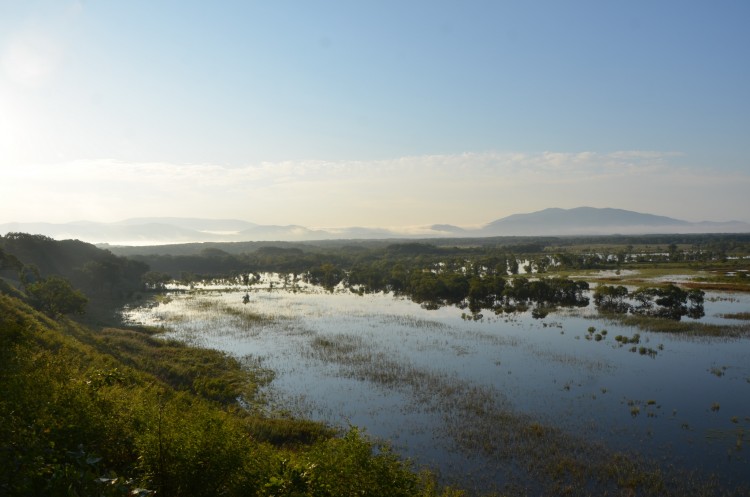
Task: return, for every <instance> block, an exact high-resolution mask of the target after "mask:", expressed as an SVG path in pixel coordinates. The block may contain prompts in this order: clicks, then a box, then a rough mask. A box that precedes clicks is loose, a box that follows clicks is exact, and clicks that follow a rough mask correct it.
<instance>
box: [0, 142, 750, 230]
mask: <svg viewBox="0 0 750 497" xmlns="http://www.w3.org/2000/svg"><path fill="white" fill-rule="evenodd" d="M681 160H682V156H681V154H678V153H673V152H668V153H663V152H652V151H620V152H613V153H608V154H602V153H595V152H580V153H560V152H545V153H536V154H532V153H512V152H508V153H499V152H488V153H466V154H457V155H426V156H413V157H400V158H394V159H390V160H378V161H287V162H277V163H270V162H264V163H259V164H250V165H245V166H224V165H216V164H171V163H161V162H151V163H125V162H119V161H115V160H98V161H76V162H67V163H58V164H50V165H38V166H32V167H27V168H22V169H20V168H19V169H12V170H9V171H5V172H4V174H5V177H6V179H9V181H6V182H4V186H0V194H2V199H3V200H0V203H2V212H3V213H4V217H5V218H6V219H4V220H5V221H11V220H42V219H49V220H58V221H60V220H70V219H83V218H86V219H93V220H116V219H121V218H126V217H131V216H148V215H154V216H157V215H158V216H162V215H170V216H181V215H185V216H199V217H236V218H243V219H247V220H251V221H255V222H259V223H277V224H291V223H295V224H304V225H308V226H325V227H330V226H350V225H363V226H407V225H412V226H416V225H421V224H429V223H437V222H447V223H453V224H460V225H467V224H481V223H484V222H488V221H491V220H493V219H496V218H498V217H502V216H505V215H508V214H512V213H516V212H528V211H533V210H538V209H543V208H546V207H575V206H580V205H592V206H599V207H619V208H626V209H633V210H640V211H646V212H653V213H656V214H664V215H670V216H674V217H680V218H683V219H690V220H697V219H706V218H710V219H716V220H726V219H730V218H738V217H739V218H742V217H743V216H744V217H746V216H747V214H745V209H743V207H745V208H746V200H745V198H746V192H747V188H748V187H750V177H749V176H748V175H746V174H739V173H735V174H734V175H730V174H729V173H721V174H719V173H716V172H715V171H708V170H706V169H696V168H688V167H686V166H684V165H682V164H681ZM32 197H33V198H34V202H33V203H30V202H29V200H28V199H29V198H32ZM702 198H706V199H708V198H711V199H721V201H720V202H718V201H716V200H713V201H710V202H709V201H702V200H701V199H702ZM20 205H23V208H19V206H20ZM9 217H12V218H13V219H10V218H9ZM53 218H54V219H53Z"/></svg>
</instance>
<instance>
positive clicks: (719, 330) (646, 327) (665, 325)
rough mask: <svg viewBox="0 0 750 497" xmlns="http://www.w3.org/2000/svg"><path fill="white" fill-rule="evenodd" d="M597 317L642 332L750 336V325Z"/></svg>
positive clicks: (732, 336) (602, 315)
mask: <svg viewBox="0 0 750 497" xmlns="http://www.w3.org/2000/svg"><path fill="white" fill-rule="evenodd" d="M596 317H597V318H598V317H605V318H606V319H608V320H610V321H612V322H614V323H617V324H620V325H623V326H632V327H634V328H638V329H640V330H642V331H654V332H662V333H675V334H680V335H685V336H693V337H723V338H742V337H747V336H750V323H747V324H744V323H743V324H739V325H719V324H711V323H701V322H697V321H689V320H686V321H675V320H672V319H664V318H658V317H652V316H645V315H640V314H601V315H600V316H596ZM616 338H617V337H615V339H616Z"/></svg>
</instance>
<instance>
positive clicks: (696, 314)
mask: <svg viewBox="0 0 750 497" xmlns="http://www.w3.org/2000/svg"><path fill="white" fill-rule="evenodd" d="M704 295H705V294H704V292H703V291H702V290H689V291H686V290H683V289H681V288H679V287H678V286H676V285H674V284H672V283H669V284H667V285H665V286H662V287H643V288H639V289H637V290H635V291H633V292H628V289H627V288H625V287H624V286H616V287H615V286H609V285H600V286H598V287H597V288H596V290H595V291H594V303H595V304H596V307H597V309H599V310H600V311H603V312H610V313H618V314H624V313H627V312H631V313H633V314H640V315H644V316H652V317H659V318H668V319H673V320H675V321H679V320H680V319H681V318H682V317H683V316H688V317H691V318H693V319H698V318H701V317H703V315H704V311H703V298H704ZM626 298H628V299H631V300H632V301H634V303H632V304H631V303H629V302H626V301H625V299H626Z"/></svg>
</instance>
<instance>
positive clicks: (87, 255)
mask: <svg viewBox="0 0 750 497" xmlns="http://www.w3.org/2000/svg"><path fill="white" fill-rule="evenodd" d="M0 250H3V251H4V254H5V258H6V259H7V258H8V257H9V256H12V257H13V258H14V259H15V261H17V262H18V263H19V264H20V267H17V271H18V272H19V273H20V277H19V280H21V281H23V282H26V283H33V282H34V281H36V280H38V279H41V278H46V277H49V276H59V277H62V278H65V279H67V280H68V281H70V283H71V284H72V285H73V286H74V287H76V288H77V289H79V290H81V291H82V292H83V293H84V294H86V296H87V297H88V298H89V299H90V300H92V301H95V302H103V301H106V300H112V299H123V298H126V297H129V296H131V295H132V294H134V293H135V292H138V291H140V290H141V289H142V288H143V283H142V281H141V276H142V275H143V274H144V273H146V271H148V266H147V265H145V264H144V263H142V262H138V261H133V260H129V259H126V258H124V257H118V256H115V255H114V254H112V253H111V252H109V251H107V250H101V249H99V248H97V247H95V246H94V245H91V244H89V243H84V242H81V241H78V240H62V241H57V240H53V239H51V238H48V237H45V236H41V235H30V234H26V233H8V234H7V235H6V236H4V237H0ZM5 264H6V265H8V263H7V262H6V263H5ZM2 276H3V273H0V277H2Z"/></svg>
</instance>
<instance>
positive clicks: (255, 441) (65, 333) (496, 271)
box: [0, 233, 750, 496]
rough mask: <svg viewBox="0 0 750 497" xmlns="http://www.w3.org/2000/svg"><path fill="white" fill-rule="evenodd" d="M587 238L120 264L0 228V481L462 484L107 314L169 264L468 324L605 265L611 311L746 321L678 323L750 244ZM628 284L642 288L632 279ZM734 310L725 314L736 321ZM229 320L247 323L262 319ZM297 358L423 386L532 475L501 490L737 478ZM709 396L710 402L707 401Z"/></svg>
mask: <svg viewBox="0 0 750 497" xmlns="http://www.w3.org/2000/svg"><path fill="white" fill-rule="evenodd" d="M574 242H575V243H577V244H578V245H576V244H575V243H574ZM449 243H450V244H454V245H448V244H449ZM601 243H602V240H599V239H591V240H588V239H576V240H565V239H557V238H549V239H533V240H524V239H508V240H505V239H487V240H481V241H476V240H475V241H473V242H471V241H469V240H466V241H460V240H454V241H450V242H445V241H440V242H436V241H433V242H429V243H395V244H394V243H383V242H377V243H376V242H373V243H371V244H365V243H362V244H351V245H331V244H320V245H309V244H308V245H306V244H299V245H295V246H291V245H288V244H287V245H283V244H279V245H283V246H278V247H274V246H270V245H267V244H266V245H263V246H253V247H252V251H245V252H236V249H237V247H234V248H231V247H229V246H224V249H226V250H224V249H221V248H218V247H208V248H206V247H203V248H202V249H201V250H202V252H198V253H194V254H182V255H166V254H162V255H143V254H141V255H139V256H132V257H131V258H125V257H122V256H117V255H114V254H113V253H112V252H110V251H105V250H100V249H97V248H96V247H94V246H92V245H89V244H85V243H82V242H78V241H70V240H69V241H64V242H55V241H54V240H51V239H48V238H46V237H40V236H36V235H25V234H20V233H11V234H8V235H6V236H5V237H0V391H1V392H2V393H3V395H2V397H0V419H2V423H0V494H1V495H9V496H16V495H19V496H20V495H104V496H109V495H157V496H161V495H163V496H181V495H191V496H192V495H198V496H200V495H243V496H245V495H249V496H251V495H256V496H334V495H373V496H377V495H424V496H431V495H456V496H457V495H462V492H459V491H455V490H452V489H439V488H438V487H437V485H436V483H435V481H436V480H435V478H434V477H433V476H431V475H430V474H428V473H417V472H415V471H414V470H415V468H413V467H412V466H411V465H410V464H409V463H408V462H405V461H402V460H400V459H399V458H398V456H397V455H396V454H394V453H393V452H392V451H391V450H390V449H389V448H388V446H387V445H380V444H376V443H374V442H373V441H371V440H369V439H368V438H367V437H366V436H364V435H363V434H362V433H360V432H359V431H358V430H357V429H356V428H354V427H352V428H351V429H350V430H349V431H348V432H346V433H344V434H335V433H333V432H332V431H331V430H330V429H328V428H327V427H325V426H322V425H320V424H318V423H313V422H310V421H306V420H298V419H291V418H289V417H286V416H283V415H269V414H267V409H268V408H267V405H266V402H265V399H264V398H263V396H262V394H261V392H262V388H261V387H262V386H263V385H264V384H266V383H267V382H268V381H270V379H271V378H272V373H270V372H269V371H265V370H263V369H262V368H260V367H258V366H257V365H254V366H252V367H247V365H246V364H244V365H243V362H242V361H240V360H236V359H233V358H230V357H227V356H226V355H224V354H221V353H219V352H215V351H209V350H203V349H197V348H192V347H188V346H186V345H183V344H181V343H178V342H174V341H167V340H164V339H162V338H159V337H157V336H155V334H156V331H154V330H147V329H122V328H120V327H117V326H116V324H115V323H113V321H112V318H111V310H112V309H113V308H115V307H116V306H117V305H119V304H121V303H122V302H124V301H126V300H127V299H132V298H136V297H137V296H139V295H140V294H141V293H142V292H147V291H153V290H157V291H158V290H160V289H163V288H164V285H165V284H166V283H167V282H168V281H169V280H170V278H175V277H176V278H180V279H181V280H182V281H184V282H186V283H191V282H196V281H199V280H201V279H203V278H206V277H222V278H226V279H227V281H231V282H234V283H236V284H240V285H246V286H250V285H253V284H255V283H256V282H257V281H258V279H259V277H258V273H259V272H261V271H277V272H282V273H284V274H285V275H291V279H289V278H286V280H290V281H291V282H292V286H294V285H295V283H296V282H297V281H298V280H299V279H301V280H304V281H307V282H310V283H313V284H316V285H321V286H323V287H325V288H327V289H329V290H331V291H333V290H334V289H335V288H346V289H349V290H351V291H354V292H357V293H360V294H363V293H367V292H381V291H382V292H392V293H394V294H397V295H404V296H407V297H409V298H411V299H412V300H414V301H415V302H418V303H421V304H422V305H423V306H425V307H438V306H441V305H458V306H459V307H462V308H464V309H466V308H468V309H469V311H470V312H471V316H472V317H473V318H477V317H479V316H481V314H480V313H481V311H482V310H485V309H489V310H491V311H493V312H495V313H502V312H513V311H516V310H524V309H528V308H530V307H533V309H532V313H533V315H534V316H535V317H544V316H545V315H546V314H547V313H548V312H550V311H551V310H554V308H555V307H557V306H585V305H587V304H588V299H587V298H586V297H585V296H584V295H585V293H586V291H587V289H588V283H586V282H585V281H583V280H581V279H576V278H573V276H574V275H576V274H577V275H580V274H582V273H583V272H585V271H592V270H596V271H600V270H607V271H608V272H611V275H608V276H606V278H610V280H609V281H607V282H611V283H618V286H609V285H603V284H602V285H599V286H598V287H597V292H596V293H595V294H594V300H595V303H597V306H599V307H600V310H602V311H603V312H605V313H607V315H608V316H610V317H611V319H613V320H618V321H620V322H622V323H624V324H626V325H632V326H637V327H640V328H642V329H649V330H659V331H670V332H678V331H679V332H687V333H696V334H722V335H726V334H727V333H730V334H742V333H747V331H748V326H747V324H744V326H743V325H738V326H736V327H733V328H728V327H726V326H724V327H719V326H712V325H705V324H701V323H695V322H682V321H680V318H681V317H682V316H685V315H687V316H691V317H697V316H698V315H699V314H700V313H701V312H702V299H703V292H702V291H701V288H706V289H707V288H719V289H734V290H736V289H740V290H742V291H748V290H750V281H749V280H750V278H747V277H746V276H745V274H746V272H745V271H746V270H747V267H746V265H747V260H746V259H742V258H740V257H744V256H746V255H747V254H748V253H750V237H744V236H742V235H736V236H729V235H727V236H723V235H714V236H708V235H706V236H695V237H690V236H685V239H684V240H683V239H680V240H676V239H675V238H674V237H673V238H669V237H667V238H664V239H662V238H658V237H653V238H650V237H641V238H638V237H635V238H633V237H631V238H623V239H618V238H614V239H613V238H610V237H607V240H606V242H605V243H606V244H608V245H606V246H603V245H601ZM624 244H627V246H625V245H624ZM230 248H231V251H230ZM180 250H182V249H180ZM519 270H522V271H525V272H526V273H527V274H526V275H523V276H521V275H519V274H518V273H519ZM626 270H629V271H631V273H629V274H628V275H625V274H623V272H624V271H626ZM673 274H689V275H691V276H696V278H693V279H692V280H691V281H690V282H688V283H681V284H680V286H677V285H675V284H673V283H670V282H669V281H664V282H660V283H658V284H650V283H649V284H644V280H648V279H649V278H653V277H656V276H664V275H673ZM698 276H699V277H698ZM601 281H602V282H605V281H606V280H601ZM626 284H628V285H630V284H635V285H637V286H639V287H640V288H639V289H637V290H634V291H632V292H631V291H628V290H627V289H626V288H625V287H624V286H623V285H626ZM683 287H688V288H690V287H692V289H691V290H684V289H683ZM84 310H85V311H86V312H87V313H88V314H89V320H88V322H89V324H91V323H92V322H95V323H96V324H98V325H99V326H97V327H96V328H94V327H87V326H85V325H83V324H80V323H79V322H76V321H73V320H71V319H70V318H68V317H67V316H68V315H76V316H78V315H80V314H81V313H82V312H83V311H84ZM92 313H94V314H95V316H97V317H96V319H93V320H92V318H91V314H92ZM744 314H745V313H740V314H738V315H736V316H731V317H734V318H735V319H745V320H746V319H747V317H746V316H744ZM242 316H243V317H242V319H244V320H245V321H246V323H245V324H246V326H248V327H252V326H254V320H257V319H258V317H256V316H245V315H244V314H242ZM665 318H667V319H665ZM102 324H106V326H103V327H102V326H101V325H102ZM587 337H588V338H590V339H592V340H595V341H604V340H606V337H607V332H606V330H601V332H599V333H596V330H595V329H590V330H589V333H588V335H587ZM615 341H616V342H619V344H620V345H625V344H632V348H631V351H633V352H638V353H639V354H641V355H649V356H651V357H653V356H655V355H656V353H657V352H656V350H654V349H651V348H648V347H645V346H640V347H638V346H637V345H639V341H640V337H639V336H638V335H637V334H635V335H633V337H631V338H627V337H623V336H620V335H618V336H616V337H615ZM603 343H606V341H604V342H603ZM346 347H349V348H346ZM311 353H314V354H324V355H326V357H327V358H328V359H329V360H334V361H336V362H339V363H341V364H342V365H345V366H347V367H350V368H351V370H352V374H357V375H359V377H364V378H366V379H368V380H369V381H374V382H379V383H382V384H389V385H390V384H393V385H398V386H401V387H402V388H411V389H413V390H414V391H415V392H417V393H419V392H420V391H422V392H423V395H425V397H424V400H425V402H432V403H433V405H434V408H435V409H437V410H438V411H440V410H444V411H445V414H446V416H453V417H451V418H450V419H453V420H456V419H459V418H460V420H461V421H460V422H454V423H453V424H452V425H451V426H453V427H454V432H453V433H452V435H451V436H452V437H453V438H454V439H455V440H456V441H457V442H458V443H459V444H463V445H465V446H466V447H467V448H469V447H474V449H475V450H476V448H477V447H479V448H480V449H481V450H483V451H485V452H487V453H488V454H491V455H493V456H496V457H497V459H498V462H499V464H501V465H503V467H506V466H507V467H511V466H513V467H514V468H515V469H514V470H513V471H515V472H517V473H518V474H525V475H530V476H531V479H532V480H533V482H534V485H536V487H534V488H531V489H530V488H523V485H519V486H518V487H517V488H516V487H512V486H511V487H509V488H511V489H512V490H513V493H514V494H515V493H524V494H529V493H537V494H539V495H558V494H568V495H594V494H600V493H602V492H607V493H611V494H622V495H631V494H632V495H683V494H685V493H691V494H693V495H715V494H726V495H733V494H736V495H742V494H743V493H744V492H746V491H747V489H738V490H737V491H736V492H734V491H728V490H725V489H723V488H721V486H720V485H719V484H718V483H716V482H708V483H706V482H705V481H702V480H700V477H694V476H693V475H685V474H684V473H682V472H679V471H676V472H674V473H666V472H662V470H660V469H655V467H654V466H653V465H651V463H649V462H648V461H643V460H641V459H640V458H638V457H634V456H632V455H630V454H621V453H616V452H612V451H609V450H606V449H605V448H602V447H599V446H596V445H595V444H591V443H587V442H585V441H582V440H575V439H572V438H570V437H568V436H566V435H564V434H563V433H562V432H560V431H559V430H556V429H554V428H551V427H549V426H544V425H541V424H539V423H538V422H536V421H534V420H530V419H526V418H525V417H524V416H521V415H517V414H514V413H513V412H511V411H509V410H507V409H504V408H503V406H498V405H496V404H493V403H492V402H491V400H490V399H491V395H489V394H488V392H485V391H483V390H481V389H476V388H475V389H471V388H469V386H468V385H460V384H456V383H455V382H454V381H453V380H452V379H445V378H442V377H439V376H425V375H424V374H422V373H421V372H420V371H417V370H411V369H408V368H406V369H404V368H403V367H400V366H399V365H398V364H395V363H392V362H389V361H388V360H387V358H383V357H379V358H375V359H376V360H373V358H371V357H365V356H363V355H362V354H363V351H362V350H361V347H359V345H358V344H357V343H349V342H347V341H346V340H340V341H337V342H335V343H334V342H331V341H322V340H319V341H316V342H315V343H314V350H313V351H312V352H311ZM365 365H380V366H382V367H378V368H376V369H367V367H366V366H365ZM712 373H713V374H716V375H717V376H720V375H719V374H717V373H716V372H714V371H712ZM722 373H723V371H722ZM748 381H750V379H749V380H748ZM568 388H569V387H568ZM602 393H604V390H602ZM449 405H450V406H453V407H450V409H449V408H448V407H447V406H449ZM650 405H652V404H651V403H648V404H646V407H648V406H650ZM646 407H644V409H646ZM711 410H712V411H718V410H719V406H718V404H715V408H714V406H711ZM480 412H481V413H482V414H483V416H479V415H478V414H479V413H480ZM639 413H640V407H638V406H637V405H633V406H631V414H633V416H637V415H638V414H639ZM740 446H741V440H739V439H738V447H740ZM509 461H510V462H509ZM514 465H515V466H514ZM515 476H517V475H515ZM513 477H514V475H510V476H509V479H510V480H511V481H512V480H513Z"/></svg>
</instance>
